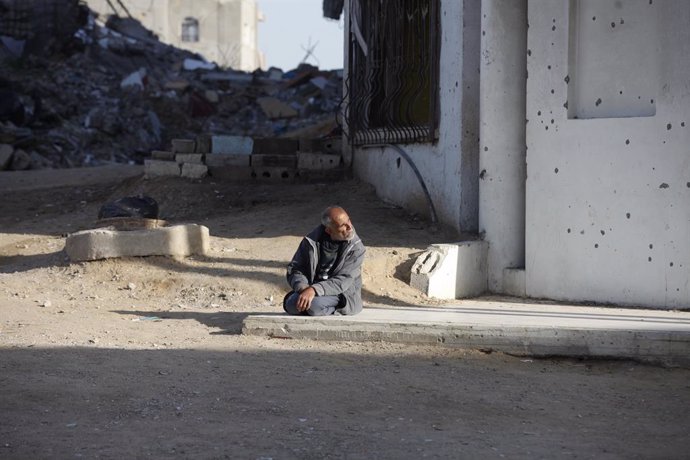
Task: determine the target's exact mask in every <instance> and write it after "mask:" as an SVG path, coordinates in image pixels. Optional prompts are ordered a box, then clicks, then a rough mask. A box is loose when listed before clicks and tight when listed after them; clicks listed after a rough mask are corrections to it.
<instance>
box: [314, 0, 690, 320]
mask: <svg viewBox="0 0 690 460" xmlns="http://www.w3.org/2000/svg"><path fill="white" fill-rule="evenodd" d="M325 3H328V2H325ZM399 3H400V5H399V6H396V8H402V9H403V10H404V14H397V13H398V12H396V11H394V10H393V9H392V5H388V4H386V3H385V2H370V1H366V0H348V1H345V2H344V10H343V11H344V14H345V24H346V29H345V39H346V46H345V48H346V58H345V61H346V62H345V78H344V81H345V89H344V94H345V97H346V100H345V104H344V107H345V113H344V119H345V120H346V127H345V131H346V136H347V137H346V139H347V142H348V143H349V145H350V151H349V154H348V161H349V162H350V163H351V164H352V167H353V169H354V171H355V173H356V175H357V176H358V177H360V178H362V179H363V180H365V181H367V182H370V183H372V184H374V185H375V187H376V189H377V192H378V194H379V195H380V196H381V197H382V198H384V199H386V200H389V201H391V202H394V203H396V204H399V205H401V206H404V207H406V208H407V209H410V210H413V211H416V212H420V213H425V214H426V215H429V216H430V217H431V218H432V219H438V220H439V221H440V222H443V223H445V224H448V225H451V226H453V227H454V228H456V229H457V230H458V231H459V232H460V234H461V235H463V237H462V241H461V242H460V243H458V244H454V245H438V246H435V247H431V248H430V249H429V251H427V253H425V254H424V255H423V256H422V257H421V258H420V259H419V260H418V262H417V264H416V265H415V269H413V273H412V278H413V284H414V283H415V282H416V283H417V284H418V285H419V286H420V287H421V288H423V289H425V290H426V291H427V292H428V293H429V294H430V295H436V296H439V297H458V298H459V297H466V296H472V295H477V294H480V293H484V292H490V293H497V294H511V295H518V296H527V297H533V298H549V299H557V300H561V301H571V302H597V303H605V304H618V305H628V306H644V307H651V308H688V307H690V151H689V150H688V145H690V126H688V125H689V124H690V84H689V81H690V80H688V77H687V76H688V74H689V73H690V29H688V28H687V24H690V4H688V3H686V2H683V1H680V0H669V1H664V2H660V1H650V0H482V1H481V2H479V1H475V0H460V1H458V0H405V1H403V2H399ZM396 5H397V3H396ZM325 6H326V5H325V4H324V11H325V10H326V8H325ZM389 37H399V39H396V40H390V38H389ZM415 270H416V273H415ZM415 279H416V281H415ZM420 280H421V281H420ZM438 280H442V282H439V281H438Z"/></svg>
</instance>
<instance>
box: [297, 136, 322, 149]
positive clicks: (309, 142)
mask: <svg viewBox="0 0 690 460" xmlns="http://www.w3.org/2000/svg"><path fill="white" fill-rule="evenodd" d="M320 148H321V142H320V141H319V140H318V139H312V138H306V137H302V138H300V140H299V151H300V152H318V151H319V149H320Z"/></svg>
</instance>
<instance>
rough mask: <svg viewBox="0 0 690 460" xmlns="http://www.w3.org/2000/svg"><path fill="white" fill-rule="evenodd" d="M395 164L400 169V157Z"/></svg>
mask: <svg viewBox="0 0 690 460" xmlns="http://www.w3.org/2000/svg"><path fill="white" fill-rule="evenodd" d="M395 164H396V165H398V168H399V167H400V157H398V159H397V160H395Z"/></svg>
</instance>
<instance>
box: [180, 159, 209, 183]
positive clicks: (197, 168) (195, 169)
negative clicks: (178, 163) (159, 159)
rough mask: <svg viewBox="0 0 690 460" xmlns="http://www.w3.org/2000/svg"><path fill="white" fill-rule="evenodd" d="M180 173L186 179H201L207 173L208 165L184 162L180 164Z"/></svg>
mask: <svg viewBox="0 0 690 460" xmlns="http://www.w3.org/2000/svg"><path fill="white" fill-rule="evenodd" d="M181 175H182V177H186V178H187V179H201V178H202V177H206V176H207V175H208V166H206V165H200V164H196V163H184V164H183V165H182V173H181Z"/></svg>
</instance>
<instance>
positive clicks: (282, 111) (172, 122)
mask: <svg viewBox="0 0 690 460" xmlns="http://www.w3.org/2000/svg"><path fill="white" fill-rule="evenodd" d="M0 62H1V63H2V65H0V169H11V170H22V169H29V168H65V167H78V166H96V165H102V164H108V163H143V160H144V159H145V158H148V157H150V155H151V152H152V151H155V150H167V149H169V146H170V145H171V141H172V139H175V138H195V137H196V136H198V135H200V134H206V135H211V136H213V135H237V136H250V137H256V138H272V137H288V138H289V137H293V138H298V137H305V136H307V137H323V136H326V135H328V134H331V133H335V132H337V131H338V130H339V127H338V120H337V119H336V113H337V111H338V107H339V104H340V101H341V98H342V72H341V71H337V70H336V71H321V70H319V69H318V68H316V67H313V66H310V65H300V66H299V67H298V68H296V69H291V70H288V71H285V72H284V71H283V70H281V69H276V68H270V69H268V70H267V71H261V70H256V71H254V72H251V73H250V72H243V71H239V70H236V69H233V68H230V67H222V66H218V65H217V64H215V63H213V62H208V61H206V60H205V59H204V58H203V57H202V56H200V55H198V54H195V53H193V52H191V51H188V50H182V49H178V48H176V47H173V46H171V45H167V44H164V43H163V42H161V41H160V40H159V39H158V37H157V36H156V35H155V34H153V33H152V32H151V31H149V30H148V29H146V28H145V27H143V26H142V25H141V24H140V23H139V22H138V21H137V20H135V19H133V18H131V17H125V18H122V17H118V16H110V17H107V18H102V17H99V16H98V15H97V14H95V13H94V12H93V11H91V10H89V8H88V7H87V6H85V5H84V4H83V3H81V2H79V1H77V0H34V1H31V2H26V1H20V0H0Z"/></svg>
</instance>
